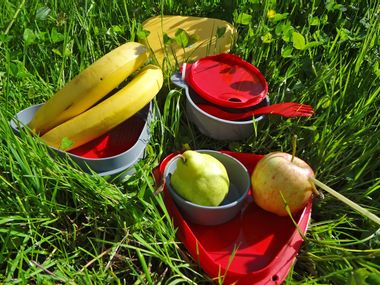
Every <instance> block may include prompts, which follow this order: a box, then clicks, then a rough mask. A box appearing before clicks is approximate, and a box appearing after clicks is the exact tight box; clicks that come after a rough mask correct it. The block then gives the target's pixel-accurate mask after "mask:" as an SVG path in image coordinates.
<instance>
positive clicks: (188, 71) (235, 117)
mask: <svg viewBox="0 0 380 285" xmlns="http://www.w3.org/2000/svg"><path fill="white" fill-rule="evenodd" d="M181 77H182V79H183V80H184V82H185V83H186V85H187V86H189V87H190V88H191V89H192V90H193V91H194V92H195V93H196V94H197V96H199V97H201V98H203V99H204V100H205V101H204V102H203V103H202V102H200V103H199V104H197V107H198V108H199V109H201V110H202V111H204V112H206V113H208V114H210V115H212V116H214V117H217V118H220V119H223V120H228V121H241V120H249V119H251V118H252V116H258V115H265V114H275V115H281V116H284V117H301V116H307V117H309V116H311V115H312V114H313V108H312V107H311V106H309V105H306V104H300V103H295V102H285V103H278V104H274V105H270V106H265V105H264V106H262V105H261V106H259V104H260V103H262V102H263V101H265V99H266V98H267V95H268V84H267V82H266V79H265V77H264V75H263V74H262V73H261V72H260V71H259V70H258V69H257V68H256V67H255V66H254V65H252V64H250V63H248V62H247V61H244V60H243V59H242V58H240V57H238V56H236V55H233V54H226V53H222V54H218V55H213V56H208V57H205V58H202V59H199V60H198V61H196V62H195V63H192V64H190V63H188V64H183V65H182V67H181ZM259 107H260V108H259Z"/></svg>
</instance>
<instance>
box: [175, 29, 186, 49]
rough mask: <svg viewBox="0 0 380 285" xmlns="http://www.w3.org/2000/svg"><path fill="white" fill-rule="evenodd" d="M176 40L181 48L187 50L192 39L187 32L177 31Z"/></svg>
mask: <svg viewBox="0 0 380 285" xmlns="http://www.w3.org/2000/svg"><path fill="white" fill-rule="evenodd" d="M175 40H176V42H177V44H178V45H179V46H181V47H183V48H185V47H187V46H188V45H189V42H190V37H189V35H188V34H187V33H186V31H185V30H183V29H177V31H176V32H175Z"/></svg>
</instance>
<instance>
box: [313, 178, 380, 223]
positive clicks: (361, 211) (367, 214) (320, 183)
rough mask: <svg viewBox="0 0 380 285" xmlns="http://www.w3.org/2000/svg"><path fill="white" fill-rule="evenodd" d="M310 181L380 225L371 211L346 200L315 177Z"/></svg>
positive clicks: (378, 219)
mask: <svg viewBox="0 0 380 285" xmlns="http://www.w3.org/2000/svg"><path fill="white" fill-rule="evenodd" d="M309 180H310V181H311V182H312V183H315V185H317V186H318V187H320V188H322V189H323V190H325V191H326V192H328V193H329V194H331V195H333V196H334V197H335V198H337V199H338V200H340V201H341V202H343V203H345V204H347V205H348V206H350V207H351V208H353V209H354V210H356V211H357V212H359V213H360V214H362V215H364V216H366V217H367V218H368V219H370V220H372V221H373V222H375V223H377V224H378V225H380V218H379V217H378V216H376V215H375V214H373V213H371V212H370V211H368V210H367V209H364V208H363V207H361V206H359V205H358V204H356V203H355V202H353V201H351V200H350V199H348V198H346V197H345V196H343V195H342V194H340V193H338V192H337V191H335V190H334V189H332V188H330V187H329V186H327V185H326V184H324V183H322V182H321V181H319V180H317V179H315V178H314V177H309Z"/></svg>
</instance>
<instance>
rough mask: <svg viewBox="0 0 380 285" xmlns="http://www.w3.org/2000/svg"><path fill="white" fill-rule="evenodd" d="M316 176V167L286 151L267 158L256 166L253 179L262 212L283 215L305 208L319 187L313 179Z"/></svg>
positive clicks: (255, 198)
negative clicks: (316, 187) (314, 170)
mask: <svg viewBox="0 0 380 285" xmlns="http://www.w3.org/2000/svg"><path fill="white" fill-rule="evenodd" d="M309 177H314V172H313V170H312V168H311V167H310V166H309V165H308V164H307V163H306V162H305V161H303V160H302V159H300V158H297V157H293V160H292V155H291V154H288V153H284V152H273V153H269V154H267V155H265V156H264V157H263V158H262V159H261V160H260V161H259V162H258V164H257V165H256V168H255V169H254V171H253V173H252V176H251V182H252V194H253V199H254V201H255V202H256V204H257V205H258V206H259V207H261V208H262V209H264V210H266V211H269V212H271V213H274V214H277V215H279V216H286V215H288V213H287V211H286V208H285V206H286V204H287V205H288V206H289V208H290V211H291V213H296V212H297V211H299V210H301V209H302V208H304V207H305V206H306V204H307V202H308V201H309V199H311V195H312V193H313V190H314V189H315V186H314V185H313V183H312V182H311V181H310V180H309Z"/></svg>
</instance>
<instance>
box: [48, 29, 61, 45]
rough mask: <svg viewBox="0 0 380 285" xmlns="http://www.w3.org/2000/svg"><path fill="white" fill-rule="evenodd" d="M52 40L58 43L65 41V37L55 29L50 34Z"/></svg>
mask: <svg viewBox="0 0 380 285" xmlns="http://www.w3.org/2000/svg"><path fill="white" fill-rule="evenodd" d="M50 38H51V41H52V42H53V43H58V42H61V41H63V40H64V39H65V37H64V35H63V34H61V33H60V32H58V31H57V29H56V28H55V27H54V28H53V29H52V30H51V32H50Z"/></svg>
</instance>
